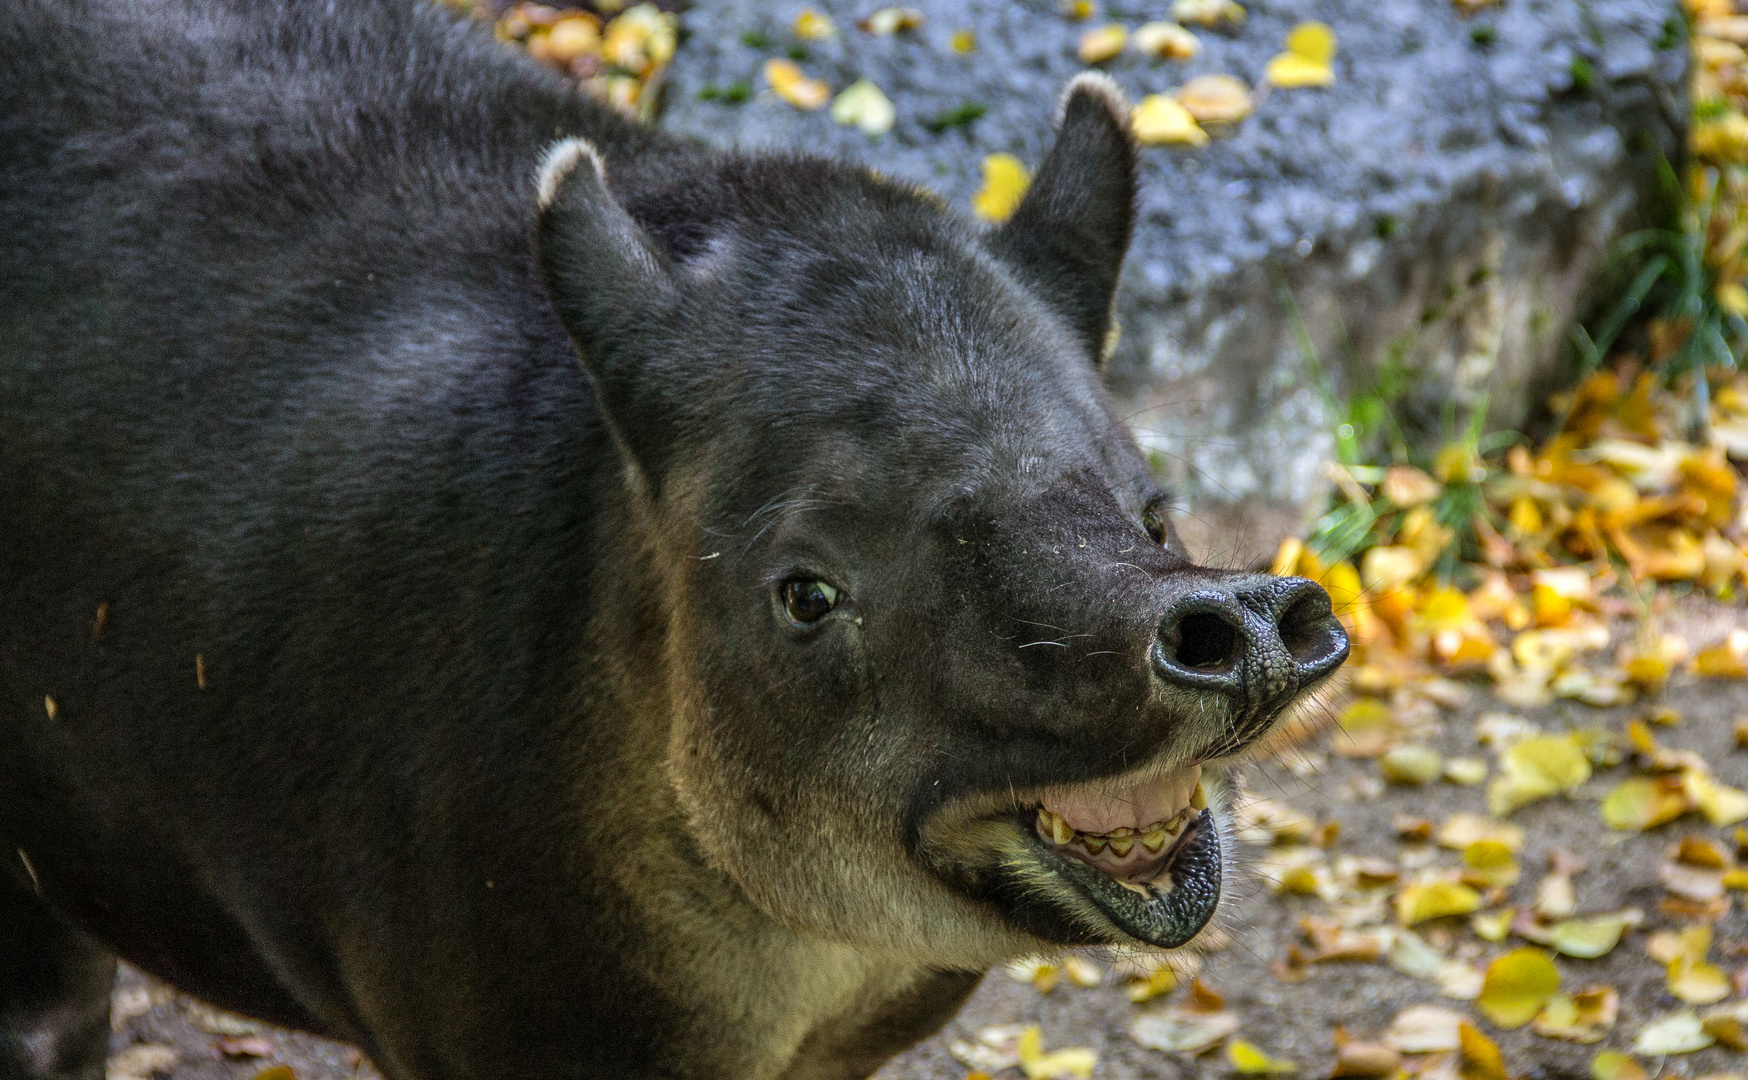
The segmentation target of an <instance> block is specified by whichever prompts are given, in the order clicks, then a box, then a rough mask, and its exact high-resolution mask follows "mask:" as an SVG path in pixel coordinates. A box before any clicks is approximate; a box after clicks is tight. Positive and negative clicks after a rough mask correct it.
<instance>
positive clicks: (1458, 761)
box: [1445, 757, 1487, 787]
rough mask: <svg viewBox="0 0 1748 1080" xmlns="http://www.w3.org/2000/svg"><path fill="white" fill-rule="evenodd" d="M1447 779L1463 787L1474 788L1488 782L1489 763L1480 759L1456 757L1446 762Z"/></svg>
mask: <svg viewBox="0 0 1748 1080" xmlns="http://www.w3.org/2000/svg"><path fill="white" fill-rule="evenodd" d="M1445 779H1446V780H1449V781H1450V782H1451V783H1453V784H1457V785H1460V786H1462V787H1474V786H1475V785H1476V784H1481V783H1485V782H1486V780H1487V763H1486V762H1485V761H1482V760H1481V759H1480V758H1472V757H1455V758H1451V759H1450V760H1449V761H1447V762H1445Z"/></svg>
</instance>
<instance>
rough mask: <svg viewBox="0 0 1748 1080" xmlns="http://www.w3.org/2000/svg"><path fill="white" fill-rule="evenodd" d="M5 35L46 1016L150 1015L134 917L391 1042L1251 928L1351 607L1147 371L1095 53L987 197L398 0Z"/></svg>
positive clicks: (681, 1035)
mask: <svg viewBox="0 0 1748 1080" xmlns="http://www.w3.org/2000/svg"><path fill="white" fill-rule="evenodd" d="M0 56H4V57H5V61H4V63H3V64H0V282H3V284H4V287H3V289H0V866H3V870H0V1078H5V1080H20V1078H30V1080H44V1078H51V1077H52V1078H56V1080H95V1078H98V1077H101V1076H102V1075H103V1069H104V1057H105V1050H106V1042H107V1035H108V1024H107V1017H108V1008H109V1005H108V1003H109V995H110V991H111V987H112V985H113V979H114V972H115V964H116V958H118V957H119V958H123V959H125V960H126V961H127V962H128V963H130V964H133V965H136V966H137V967H139V968H141V969H143V970H144V971H146V972H149V973H151V974H152V975H154V976H157V977H159V978H161V979H163V980H165V981H167V982H168V983H170V984H172V985H174V986H175V987H178V988H180V989H181V990H184V991H186V992H187V993H189V994H191V995H195V996H196V997H198V998H201V999H204V1000H205V1001H208V1002H211V1003H212V1004H214V1005H216V1006H220V1007H223V1008H226V1009H230V1010H235V1011H238V1012H241V1013H245V1014H248V1015H250V1016H253V1017H258V1018H260V1019H262V1020H265V1021H270V1022H272V1023H275V1024H279V1025H284V1026H287V1027H291V1028H298V1029H303V1030H306V1031H310V1032H315V1033H319V1034H322V1035H325V1036H329V1037H332V1038H335V1039H340V1040H344V1041H346V1042H349V1043H352V1044H355V1045H356V1046H358V1047H360V1048H361V1049H362V1050H363V1051H364V1052H365V1053H366V1054H368V1056H369V1058H370V1060H371V1061H372V1062H373V1063H374V1064H375V1065H376V1066H377V1067H378V1068H379V1069H380V1070H381V1072H382V1073H383V1074H384V1075H385V1076H386V1077H388V1078H390V1080H463V1078H466V1080H479V1078H487V1077H505V1078H514V1080H532V1078H538V1080H566V1078H594V1077H599V1078H609V1077H611V1078H615V1080H626V1078H658V1077H660V1078H674V1080H681V1078H698V1080H703V1078H711V1080H739V1078H746V1080H753V1078H759V1080H777V1078H782V1080H815V1078H817V1080H836V1078H845V1080H847V1078H854V1077H863V1076H866V1075H868V1074H869V1073H871V1072H873V1071H874V1070H875V1069H876V1068H878V1067H879V1065H880V1064H881V1063H882V1062H883V1061H885V1060H886V1059H887V1058H889V1057H890V1056H891V1055H893V1054H894V1053H896V1052H897V1051H899V1050H901V1049H902V1048H904V1047H906V1046H908V1045H910V1044H912V1043H913V1042H915V1041H916V1040H918V1039H920V1038H921V1037H923V1036H925V1035H926V1034H928V1033H929V1032H931V1031H933V1030H935V1029H937V1028H938V1027H939V1026H940V1025H942V1024H943V1023H944V1022H945V1021H946V1020H947V1019H948V1018H950V1017H951V1016H952V1014H953V1013H954V1011H955V1010H956V1009H957V1008H958V1006H959V1004H960V1003H961V1002H962V1001H963V999H964V998H965V997H966V995H967V994H968V993H969V992H970V991H971V989H972V988H973V986H974V985H975V983H976V981H977V980H978V978H979V976H980V974H981V973H982V972H984V971H985V970H987V969H988V968H989V967H990V966H991V965H993V964H996V963H999V962H1002V961H1005V960H1009V959H1012V958H1014V957H1018V956H1022V955H1031V954H1038V953H1049V952H1051V951H1052V950H1061V949H1064V948H1068V947H1075V946H1088V945H1114V946H1122V947H1125V948H1130V949H1136V950H1144V951H1155V952H1157V951H1159V950H1173V949H1193V948H1196V947H1197V943H1198V941H1199V940H1205V933H1206V928H1207V927H1208V926H1210V925H1211V924H1214V923H1215V922H1216V921H1217V920H1216V916H1217V915H1218V914H1219V912H1220V909H1221V905H1222V902H1223V897H1229V896H1230V895H1231V890H1230V888H1227V887H1226V885H1225V882H1226V881H1227V876H1228V875H1229V874H1231V873H1232V866H1231V858H1230V852H1229V851H1228V849H1227V844H1226V841H1225V839H1224V837H1225V836H1226V834H1227V831H1228V825H1227V820H1228V819H1227V816H1226V815H1227V810H1226V806H1227V803H1228V801H1229V798H1230V794H1229V785H1228V784H1227V783H1225V782H1224V781H1223V780H1222V777H1224V776H1226V775H1227V774H1228V770H1229V769H1230V767H1231V766H1232V763H1234V762H1237V761H1240V760H1242V759H1243V758H1244V757H1245V756H1246V754H1247V752H1250V751H1251V748H1253V747H1256V746H1258V745H1260V744H1262V743H1263V742H1264V741H1265V737H1266V736H1267V735H1268V734H1269V733H1270V731H1271V729H1273V728H1274V727H1275V726H1276V724H1277V722H1278V721H1279V720H1280V718H1281V717H1283V716H1285V715H1287V714H1289V713H1290V712H1292V711H1293V710H1297V709H1308V708H1310V707H1312V703H1313V702H1314V700H1315V699H1316V698H1317V697H1318V695H1319V694H1320V693H1321V692H1322V691H1323V688H1325V687H1327V686H1329V685H1330V680H1331V677H1332V675H1333V673H1334V672H1335V671H1336V669H1337V668H1338V667H1339V666H1340V664H1341V663H1342V661H1343V659H1344V658H1345V657H1346V654H1347V640H1346V638H1345V636H1344V634H1343V632H1342V628H1341V625H1340V623H1339V621H1338V620H1337V618H1336V617H1335V616H1334V615H1332V613H1331V607H1330V602H1329V598H1328V596H1327V595H1326V593H1325V592H1324V591H1323V590H1322V589H1321V588H1320V587H1319V586H1318V585H1316V584H1315V583H1313V582H1311V581H1307V580H1302V579H1296V578H1281V577H1274V576H1270V575H1267V574H1263V573H1254V572H1248V571H1244V570H1237V569H1216V568H1209V567H1204V566H1199V565H1197V564H1196V563H1195V562H1194V561H1193V560H1192V558H1191V557H1190V555H1189V554H1188V553H1187V552H1186V551H1185V549H1184V547H1183V544H1182V543H1181V541H1180V540H1179V538H1178V536H1177V534H1176V532H1175V531H1174V529H1173V527H1172V525H1171V498H1170V495H1169V493H1168V492H1167V491H1165V490H1164V489H1162V488H1161V486H1160V485H1159V483H1158V482H1157V481H1156V480H1155V478H1154V476H1153V474H1152V473H1151V472H1150V470H1149V468H1148V465H1147V462H1146V460H1145V458H1144V457H1143V455H1142V454H1141V452H1140V451H1139V450H1138V448H1137V445H1136V443H1135V441H1134V439H1133V437H1132V436H1131V434H1130V433H1129V431H1128V430H1127V429H1126V427H1125V426H1124V423H1123V422H1122V418H1121V417H1120V415H1119V414H1118V413H1117V412H1116V411H1115V409H1114V407H1113V404H1112V400H1111V398H1110V397H1109V396H1108V395H1107V393H1106V391H1105V389H1104V388H1103V386H1102V383H1101V365H1102V363H1103V352H1104V346H1105V343H1106V342H1107V340H1108V339H1109V338H1110V337H1111V336H1112V311H1113V297H1114V295H1115V293H1116V289H1117V282H1118V277H1119V272H1120V269H1121V265H1122V262H1123V258H1124V253H1125V249H1126V247H1127V245H1128V242H1129V238H1130V233H1131V230H1132V228H1133V225H1134V212H1133V204H1134V195H1135V188H1136V183H1137V167H1138V166H1137V148H1136V145H1135V143H1134V141H1133V140H1132V138H1131V135H1130V133H1129V129H1128V112H1129V110H1128V106H1127V105H1126V104H1125V102H1124V101H1123V99H1122V95H1121V93H1120V92H1119V91H1118V90H1117V89H1116V87H1115V86H1114V84H1112V83H1111V82H1110V81H1109V80H1107V79H1105V78H1103V77H1102V76H1097V75H1089V76H1083V77H1080V78H1077V79H1076V80H1074V81H1073V82H1071V83H1070V84H1069V85H1068V86H1067V87H1066V89H1065V90H1064V91H1063V94H1062V97H1061V99H1060V102H1059V107H1058V120H1057V122H1056V130H1055V136H1054V143H1053V145H1052V147H1051V149H1050V150H1049V151H1048V153H1047V154H1046V155H1045V156H1044V157H1043V158H1042V160H1041V161H1039V162H1037V163H1036V166H1037V167H1036V173H1035V176H1034V178H1033V181H1032V183H1031V186H1030V189H1029V190H1028V192H1027V193H1026V195H1025V197H1024V199H1023V201H1022V202H1021V203H1020V205H1019V207H1018V209H1017V211H1016V212H1015V213H1014V214H1013V216H1012V217H1011V219H1009V220H1008V221H1006V222H1005V223H1003V224H1001V225H1000V226H987V225H980V224H977V223H974V222H973V221H971V220H969V219H968V218H966V217H964V216H963V215H961V214H959V213H956V212H954V211H953V210H952V209H951V208H950V207H948V206H947V205H945V204H944V203H943V202H942V201H941V200H939V199H938V198H936V197H934V196H933V195H931V194H930V193H929V192H926V191H923V190H920V189H918V188H916V187H914V186H912V185H910V184H907V183H902V182H898V181H896V180H893V179H889V178H887V177H885V176H882V175H880V174H879V173H878V172H875V171H871V170H870V169H868V168H866V167H863V166H859V165H855V164H850V163H845V162H841V161H835V160H829V159H825V158H821V157H817V156H809V155H807V154H802V153H788V152H776V151H768V152H758V153H754V152H736V151H728V150H722V149H716V148H711V147H707V146H705V145H702V144H698V143H695V142H690V141H686V140H683V139H680V138H677V137H671V136H668V135H664V134H662V133H661V132H660V131H659V130H657V129H655V128H652V127H648V126H641V125H639V124H636V123H633V122H631V121H628V120H626V119H623V118H621V117H620V116H619V115H618V114H616V113H614V112H613V111H611V110H610V109H607V108H605V107H603V106H601V105H598V104H595V103H594V102H592V101H591V100H589V99H588V98H587V97H586V96H584V95H583V94H582V93H580V92H579V91H578V90H577V88H576V87H575V85H574V84H572V83H569V82H567V81H565V80H564V79H562V78H561V77H560V76H559V75H557V74H555V73H552V72H549V71H547V70H545V69H543V68H541V67H539V66H538V65H537V64H535V63H534V62H533V61H531V60H529V59H528V58H527V57H526V56H524V55H520V54H518V53H517V52H516V51H515V50H514V49H513V48H511V47H510V46H506V45H501V44H499V43H497V42H496V41H494V40H493V39H492V36H491V33H490V32H489V30H488V29H486V28H484V27H482V26H481V25H480V24H478V23H474V22H470V21H468V20H466V19H463V18H460V17H458V16H456V15H454V14H452V13H450V12H448V11H446V10H445V9H443V8H441V7H439V6H437V5H431V4H424V3H417V2H414V0H346V2H344V3H287V2H284V0H76V2H75V0H8V2H7V3H6V4H4V5H0ZM746 107H764V106H761V105H759V104H757V103H755V104H753V105H749V106H746Z"/></svg>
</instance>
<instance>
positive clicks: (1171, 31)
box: [1135, 20, 1202, 60]
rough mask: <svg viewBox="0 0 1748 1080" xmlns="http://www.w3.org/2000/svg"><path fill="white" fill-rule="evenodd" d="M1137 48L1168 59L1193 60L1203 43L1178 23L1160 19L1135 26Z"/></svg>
mask: <svg viewBox="0 0 1748 1080" xmlns="http://www.w3.org/2000/svg"><path fill="white" fill-rule="evenodd" d="M1135 48H1136V49H1138V50H1140V51H1141V52H1143V53H1145V54H1147V55H1148V56H1157V57H1161V58H1162V59H1166V60H1191V59H1194V58H1195V55H1196V54H1197V53H1199V52H1201V51H1202V43H1201V41H1199V40H1198V39H1197V38H1196V35H1194V34H1192V33H1190V32H1189V31H1188V30H1185V29H1184V28H1183V27H1181V26H1179V25H1178V24H1177V23H1174V22H1167V21H1165V20H1158V21H1155V22H1149V23H1142V24H1141V25H1140V26H1138V27H1136V28H1135Z"/></svg>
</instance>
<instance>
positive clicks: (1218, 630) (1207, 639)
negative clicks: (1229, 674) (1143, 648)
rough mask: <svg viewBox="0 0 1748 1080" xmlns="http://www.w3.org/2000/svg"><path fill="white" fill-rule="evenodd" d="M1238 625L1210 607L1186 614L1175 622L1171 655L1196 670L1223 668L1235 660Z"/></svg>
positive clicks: (1185, 665)
mask: <svg viewBox="0 0 1748 1080" xmlns="http://www.w3.org/2000/svg"><path fill="white" fill-rule="evenodd" d="M1241 640H1242V639H1241V638H1240V637H1239V633H1238V628H1237V627H1236V626H1233V625H1232V624H1231V623H1230V622H1228V621H1226V620H1225V619H1223V618H1221V617H1220V616H1219V615H1217V614H1215V613H1214V612H1212V611H1196V612H1192V613H1190V614H1188V615H1185V616H1184V617H1183V618H1182V619H1181V620H1179V622H1178V624H1177V647H1176V648H1175V649H1173V650H1172V655H1173V658H1174V659H1176V660H1177V662H1178V663H1180V664H1182V665H1183V666H1184V667H1187V668H1190V669H1192V670H1196V671H1224V670H1226V669H1227V668H1230V667H1231V666H1232V665H1233V664H1234V663H1236V662H1237V660H1238V649H1239V642H1240V641H1241Z"/></svg>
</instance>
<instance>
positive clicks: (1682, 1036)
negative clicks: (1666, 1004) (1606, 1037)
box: [1633, 1009, 1717, 1057]
mask: <svg viewBox="0 0 1748 1080" xmlns="http://www.w3.org/2000/svg"><path fill="white" fill-rule="evenodd" d="M1716 1041H1717V1040H1716V1039H1715V1038H1713V1037H1712V1036H1711V1035H1710V1034H1709V1033H1707V1032H1706V1030H1705V1028H1704V1027H1702V1026H1701V1024H1700V1020H1699V1017H1698V1016H1697V1015H1696V1014H1695V1013H1694V1011H1693V1010H1692V1009H1683V1010H1682V1011H1680V1012H1678V1013H1671V1014H1669V1015H1668V1016H1665V1017H1663V1018H1661V1019H1659V1020H1654V1021H1652V1022H1651V1023H1649V1024H1646V1025H1645V1026H1644V1027H1642V1028H1640V1029H1639V1035H1638V1038H1636V1039H1634V1040H1633V1053H1635V1054H1644V1055H1645V1056H1647V1057H1660V1056H1662V1055H1664V1054H1691V1053H1693V1052H1694V1051H1695V1050H1704V1049H1705V1048H1706V1047H1708V1046H1710V1045H1711V1044H1712V1043H1714V1042H1716Z"/></svg>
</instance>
